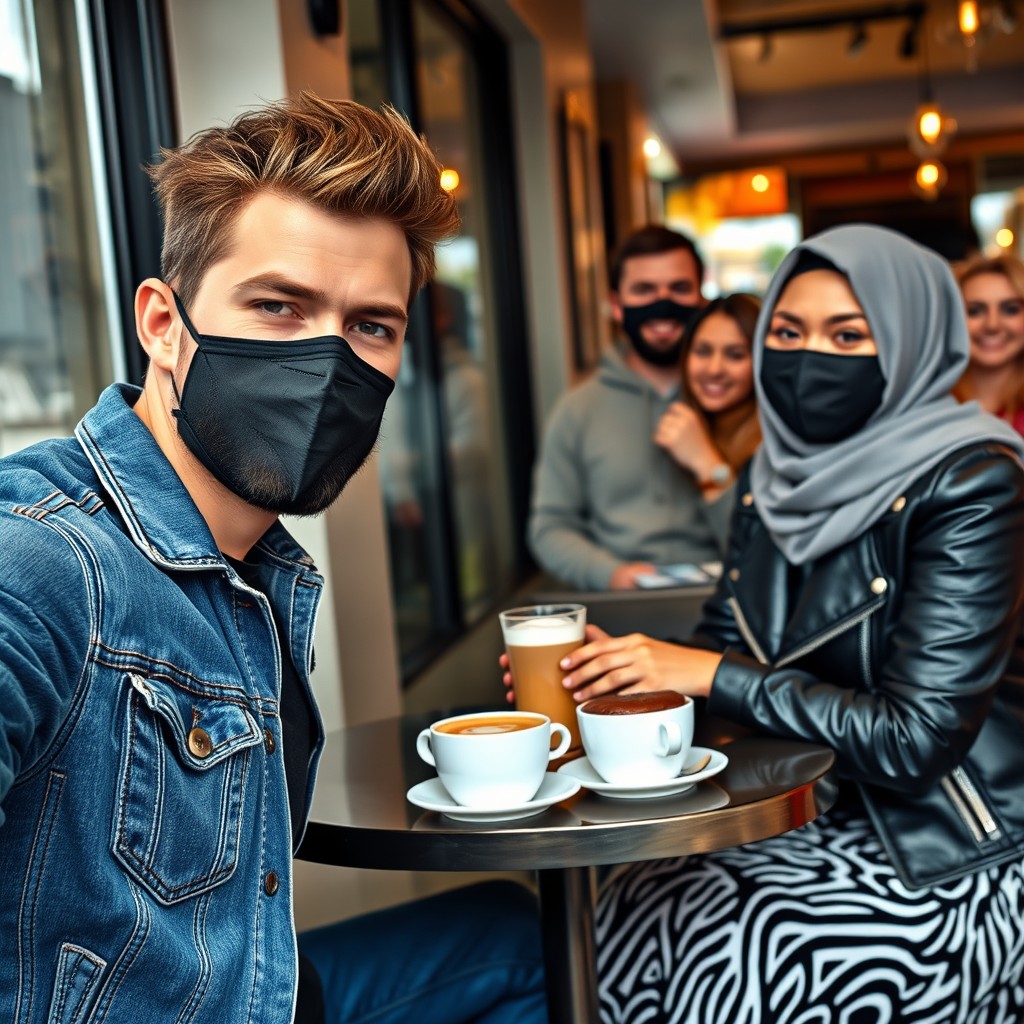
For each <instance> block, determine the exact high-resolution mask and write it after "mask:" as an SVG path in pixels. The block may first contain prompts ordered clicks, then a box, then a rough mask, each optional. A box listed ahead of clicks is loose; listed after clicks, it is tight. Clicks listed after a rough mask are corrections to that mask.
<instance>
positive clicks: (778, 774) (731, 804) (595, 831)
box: [298, 709, 836, 871]
mask: <svg viewBox="0 0 1024 1024" xmlns="http://www.w3.org/2000/svg"><path fill="white" fill-rule="evenodd" d="M456 710H466V709H456ZM449 713H455V711H454V710H450V711H447V712H446V711H437V712H434V713H432V714H429V715H411V716H405V717H402V718H391V719H384V720H382V721H378V722H370V723H367V724H365V725H359V726H354V727H350V728H347V729H342V730H341V731H338V732H334V733H331V734H329V735H328V738H327V744H326V747H325V749H324V754H323V758H322V759H321V762H320V769H319V773H318V776H317V784H316V793H315V795H314V800H313V808H312V812H311V815H310V822H309V827H308V829H307V832H306V836H305V839H304V840H303V843H302V847H301V849H300V850H299V852H298V856H299V857H301V858H303V859H305V860H312V861H317V862H320V863H324V864H335V865H341V866H346V867H363V868H387V869H400V870H421V871H488V870H532V869H542V870H543V869H547V868H566V867H582V866H587V865H596V864H618V863H623V862H627V861H637V860H650V859H654V858H658V857H669V856H681V855H684V854H690V853H705V852H708V851H711V850H717V849H723V848H725V847H729V846H736V845H738V844H740V843H746V842H753V841H755V840H758V839H764V838H767V837H768V836H772V835H778V834H780V833H782V832H786V831H788V830H789V829H792V828H796V827H798V826H800V825H803V824H806V823H807V822H808V821H811V820H812V819H814V818H815V817H817V816H818V815H819V814H821V813H822V812H823V811H825V810H827V809H828V808H829V807H830V806H831V805H832V802H833V801H834V799H835V792H836V780H835V775H834V771H833V764H834V755H833V753H832V751H831V750H829V749H828V748H827V747H822V746H817V745H814V744H809V743H801V742H796V741H792V740H783V739H772V738H765V737H757V736H740V737H737V738H731V737H729V736H726V735H721V734H719V733H717V732H716V731H715V730H714V728H713V727H711V726H707V725H706V724H705V723H702V722H701V720H700V718H699V717H698V726H697V735H696V736H695V739H694V742H695V743H698V744H700V745H702V746H709V747H713V748H715V749H719V750H722V751H724V752H725V753H726V754H727V755H728V757H729V764H728V767H726V769H725V770H724V771H723V772H721V773H720V774H719V775H716V776H715V777H714V778H712V779H708V780H706V781H703V782H698V783H697V784H696V785H695V786H694V788H693V789H691V790H689V791H687V792H685V793H681V794H679V795H677V796H671V797H660V798H655V799H647V800H617V799H611V798H608V797H605V796H600V795H598V794H595V793H590V792H588V791H586V790H580V792H579V793H577V794H576V795H575V796H573V797H570V798H569V799H567V800H566V801H564V802H562V803H560V804H556V805H554V806H553V807H551V808H550V809H548V810H547V811H544V812H543V813H541V814H538V815H534V816H533V817H529V818H521V819H518V820H514V821H509V822H485V823H484V822H481V823H468V822H460V821H454V820H452V819H449V818H446V817H444V816H443V815H441V814H438V813H436V812H434V811H424V810H422V809H420V808H419V807H416V806H414V805H413V804H410V803H409V802H408V801H407V800H406V798H405V794H406V792H407V791H408V789H409V788H410V787H411V786H412V785H414V784H415V783H417V782H422V781H424V780H426V779H428V778H431V777H433V775H434V769H433V768H432V767H430V766H429V765H427V764H425V763H424V762H423V761H421V760H420V759H419V757H418V756H417V754H416V736H417V735H418V733H419V731H420V729H422V728H425V727H426V726H427V725H429V724H430V722H432V721H436V720H437V719H439V718H443V717H445V715H446V714H449ZM702 726H703V727H702Z"/></svg>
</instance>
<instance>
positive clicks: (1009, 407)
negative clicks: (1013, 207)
mask: <svg viewBox="0 0 1024 1024" xmlns="http://www.w3.org/2000/svg"><path fill="white" fill-rule="evenodd" d="M956 277H957V281H958V283H959V285H960V291H961V292H962V293H963V297H964V306H965V309H966V312H967V327H968V330H969V332H970V336H971V358H970V362H969V364H968V366H967V371H966V373H965V374H964V375H963V377H962V378H961V380H960V383H959V384H958V385H957V386H956V389H955V391H954V394H955V395H956V397H957V398H959V399H960V401H962V402H965V401H968V400H969V399H972V398H974V399H977V400H978V402H980V403H981V407H982V408H983V409H984V410H985V411H986V412H991V413H994V414H995V415H996V416H1000V417H1002V418H1003V419H1004V420H1006V421H1007V422H1008V423H1010V424H1012V426H1013V428H1014V429H1015V430H1016V431H1017V432H1018V433H1021V434H1024V263H1022V262H1021V261H1020V260H1019V259H1018V258H1017V257H1016V256H1012V255H1010V254H1009V253H1006V254H1004V255H1001V256H995V257H977V258H975V259H973V260H969V261H968V262H967V263H964V264H962V265H961V266H960V267H959V268H958V269H957V272H956Z"/></svg>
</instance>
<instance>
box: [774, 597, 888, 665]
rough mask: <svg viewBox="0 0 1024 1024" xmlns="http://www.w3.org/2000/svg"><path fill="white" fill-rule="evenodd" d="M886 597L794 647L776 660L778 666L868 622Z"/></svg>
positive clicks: (798, 657)
mask: <svg viewBox="0 0 1024 1024" xmlns="http://www.w3.org/2000/svg"><path fill="white" fill-rule="evenodd" d="M883 600H884V598H882V597H878V598H876V599H875V600H874V601H873V602H872V603H871V604H869V605H868V606H867V608H865V609H863V610H862V611H860V612H858V613H857V614H856V615H854V616H853V618H850V619H844V620H843V621H842V622H837V623H836V624H835V625H834V626H831V627H830V628H829V629H826V630H825V632H824V633H819V634H818V635H817V636H816V637H814V639H813V640H808V641H807V643H805V644H801V645H800V646H799V647H797V648H794V649H793V650H792V651H790V652H789V653H788V654H786V655H784V656H783V657H781V658H779V659H778V661H776V662H775V667H776V668H782V666H783V665H789V664H790V663H791V662H794V661H799V660H800V658H802V657H803V656H804V655H805V654H810V653H811V651H816V650H817V649H818V648H819V647H824V646H825V644H827V643H828V642H829V641H830V640H834V639H835V638H836V637H837V636H839V635H840V634H841V633H845V632H846V631H847V630H848V629H853V627H854V626H857V625H859V624H860V623H862V622H866V621H867V620H868V619H869V618H870V617H871V616H872V615H874V613H875V612H876V611H878V609H879V608H881V606H882V602H883Z"/></svg>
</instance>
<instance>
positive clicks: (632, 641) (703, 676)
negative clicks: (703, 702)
mask: <svg viewBox="0 0 1024 1024" xmlns="http://www.w3.org/2000/svg"><path fill="white" fill-rule="evenodd" d="M587 640H588V641H590V642H589V643H587V644H585V645H584V646H583V647H580V648H578V649H577V650H575V651H572V652H571V653H569V654H568V655H566V657H565V658H563V659H562V662H561V667H562V668H563V669H564V670H565V673H566V675H565V679H564V680H563V685H564V686H565V687H566V689H569V690H572V695H573V699H574V700H576V701H577V702H582V701H585V700H589V699H590V698H591V697H599V696H600V695H601V694H604V693H618V692H622V693H636V692H639V691H643V690H675V691H676V692H677V693H683V694H686V695H687V696H689V697H706V696H707V695H708V694H709V693H710V692H711V681H712V680H713V679H714V677H715V672H716V671H717V669H718V664H719V662H720V661H721V660H722V656H721V654H717V653H716V652H714V651H702V650H699V649H697V648H694V647H683V646H682V645H681V644H673V643H669V642H668V641H665V640H653V639H652V638H651V637H649V636H644V635H643V634H642V633H630V634H629V635H628V636H609V635H608V634H607V633H605V632H604V630H602V629H599V628H598V627H597V626H588V627H587Z"/></svg>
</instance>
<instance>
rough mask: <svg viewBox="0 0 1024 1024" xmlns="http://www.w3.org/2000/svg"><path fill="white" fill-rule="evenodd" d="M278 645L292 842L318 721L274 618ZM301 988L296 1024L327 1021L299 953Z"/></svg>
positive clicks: (245, 575) (256, 585) (250, 578)
mask: <svg viewBox="0 0 1024 1024" xmlns="http://www.w3.org/2000/svg"><path fill="white" fill-rule="evenodd" d="M228 561H229V562H230V563H231V565H232V566H233V567H234V570H235V572H237V573H238V575H239V576H241V577H242V579H243V580H245V582H246V583H247V584H248V585H249V586H250V587H252V588H253V590H259V591H260V592H261V593H262V592H263V589H264V588H263V587H262V586H261V585H260V567H259V566H258V565H254V564H252V563H250V562H239V561H237V560H236V559H234V558H229V559H228ZM274 627H275V629H276V630H277V640H278V646H279V647H280V648H281V704H280V713H281V735H280V736H278V737H275V739H276V741H277V745H278V750H279V751H280V752H281V757H283V758H284V778H285V785H286V786H287V789H288V809H289V814H290V816H291V823H292V836H293V841H297V840H298V835H299V830H300V829H301V828H302V812H303V809H304V807H305V803H306V783H307V781H308V779H309V759H310V757H311V756H312V753H313V745H314V744H315V743H316V720H315V718H314V716H313V709H312V707H310V704H309V701H308V700H307V699H306V694H305V692H304V691H303V689H302V685H301V683H300V682H299V674H298V672H297V671H296V670H295V663H294V662H293V661H292V657H291V651H290V648H289V647H288V639H287V635H286V634H285V632H284V630H283V629H282V628H281V623H280V622H278V621H277V619H276V617H275V619H274ZM298 988H299V991H298V998H297V1001H296V1007H295V1021H294V1024H324V997H323V986H322V984H321V982H320V975H319V974H318V973H317V969H316V967H315V966H314V965H313V963H312V962H311V961H309V960H307V959H306V958H305V957H304V956H302V954H301V953H300V954H299V986H298Z"/></svg>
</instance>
